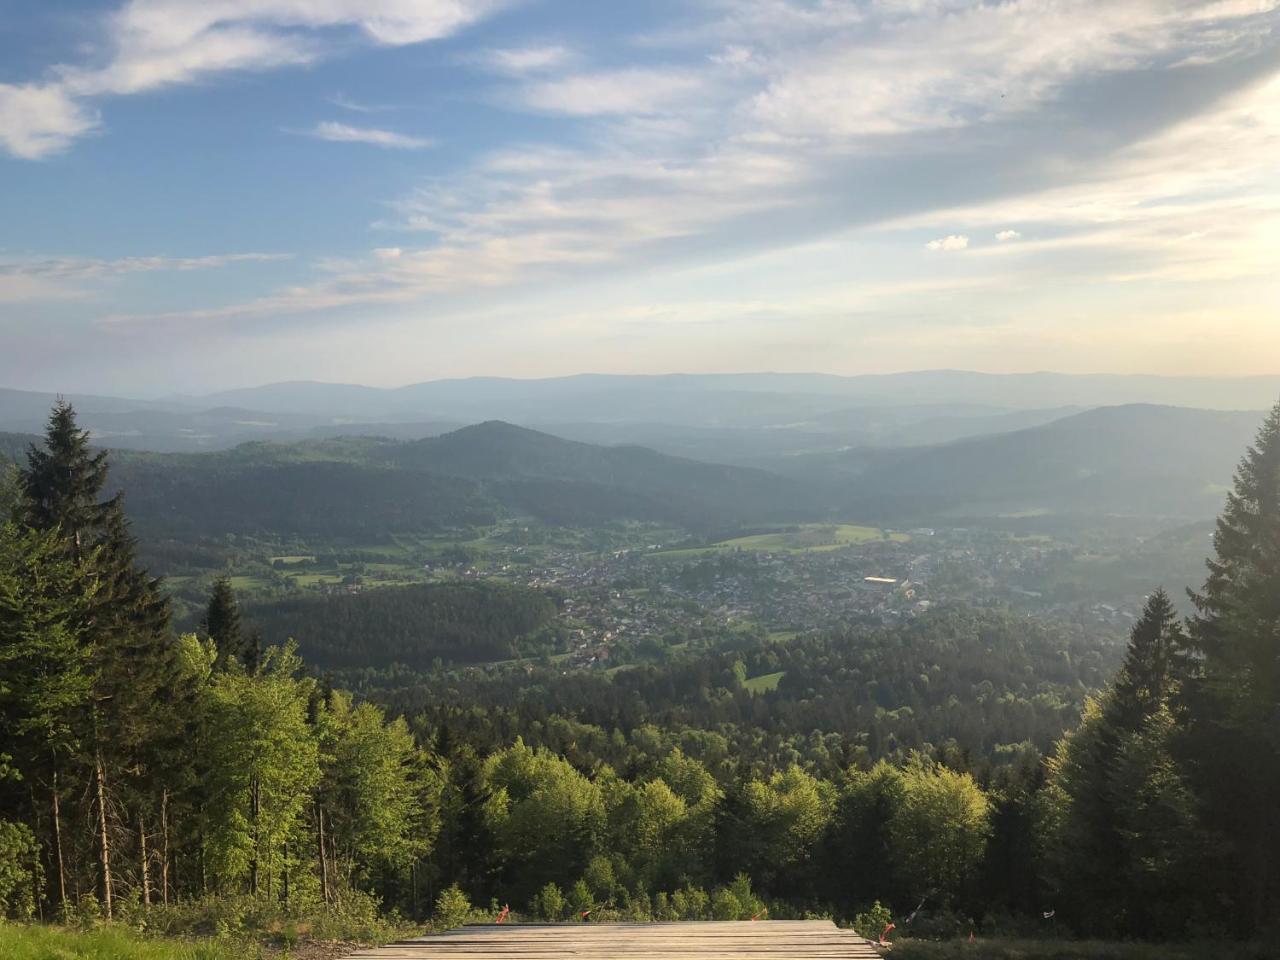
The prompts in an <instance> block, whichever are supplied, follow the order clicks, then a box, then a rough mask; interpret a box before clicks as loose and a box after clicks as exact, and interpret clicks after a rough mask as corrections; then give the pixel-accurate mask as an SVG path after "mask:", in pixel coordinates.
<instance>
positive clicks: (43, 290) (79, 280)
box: [0, 253, 292, 302]
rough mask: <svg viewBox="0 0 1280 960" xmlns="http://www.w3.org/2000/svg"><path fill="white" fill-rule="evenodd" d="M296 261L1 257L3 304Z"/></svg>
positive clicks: (235, 256) (278, 256)
mask: <svg viewBox="0 0 1280 960" xmlns="http://www.w3.org/2000/svg"><path fill="white" fill-rule="evenodd" d="M289 259H292V255H291V254H285V253H227V254H215V255H212V256H204V257H163V256H151V257H118V258H116V259H95V258H86V257H44V258H39V257H24V258H0V301H4V302H15V301H19V300H21V301H36V300H66V299H78V298H81V297H84V296H85V295H86V293H85V290H86V289H87V288H86V287H85V286H84V285H85V284H86V283H88V282H91V281H97V280H108V279H111V278H114V277H120V276H126V275H128V274H136V273H155V272H159V271H173V272H188V271H192V270H215V269H218V268H220V267H227V266H231V265H234V264H241V263H269V262H272V261H278V260H289Z"/></svg>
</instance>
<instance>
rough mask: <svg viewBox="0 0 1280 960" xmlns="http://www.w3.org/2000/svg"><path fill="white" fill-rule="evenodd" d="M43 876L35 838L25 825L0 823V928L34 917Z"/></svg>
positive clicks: (6, 821) (0, 821) (2, 821)
mask: <svg viewBox="0 0 1280 960" xmlns="http://www.w3.org/2000/svg"><path fill="white" fill-rule="evenodd" d="M43 873H44V872H43V870H42V869H41V866H40V848H39V846H38V845H37V844H36V838H35V835H34V834H33V833H32V832H31V831H30V830H29V829H28V828H27V826H26V825H25V824H22V823H11V822H10V821H8V820H0V924H2V923H3V920H4V918H5V917H10V918H14V919H18V920H25V919H27V918H29V917H31V916H32V914H34V913H35V910H36V891H37V890H39V889H40V885H41V882H42V880H43Z"/></svg>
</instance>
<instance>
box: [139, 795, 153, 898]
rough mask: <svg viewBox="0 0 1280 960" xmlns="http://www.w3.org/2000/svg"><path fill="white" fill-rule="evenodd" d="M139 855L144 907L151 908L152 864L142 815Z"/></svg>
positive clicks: (140, 817)
mask: <svg viewBox="0 0 1280 960" xmlns="http://www.w3.org/2000/svg"><path fill="white" fill-rule="evenodd" d="M138 854H139V865H140V866H141V868H142V905H143V906H144V907H150V906H151V864H150V862H149V858H148V854H147V827H146V824H145V823H144V822H143V820H142V814H138Z"/></svg>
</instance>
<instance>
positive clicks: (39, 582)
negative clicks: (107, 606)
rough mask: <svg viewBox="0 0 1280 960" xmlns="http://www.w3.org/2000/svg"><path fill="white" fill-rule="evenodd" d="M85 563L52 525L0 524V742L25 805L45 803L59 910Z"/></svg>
mask: <svg viewBox="0 0 1280 960" xmlns="http://www.w3.org/2000/svg"><path fill="white" fill-rule="evenodd" d="M84 566H85V565H84V564H74V563H72V562H71V561H70V560H68V559H66V558H65V556H63V553H62V551H61V544H60V543H59V541H58V539H57V538H56V537H55V536H54V535H53V534H51V533H42V532H39V531H33V530H22V529H20V528H18V527H17V525H15V524H6V525H4V526H2V527H0V743H3V744H5V749H6V751H12V752H13V754H14V756H12V757H11V758H10V759H11V760H12V761H13V762H14V765H15V768H16V771H17V773H18V774H19V775H20V776H21V778H22V779H23V780H24V781H26V783H27V784H28V786H29V788H30V795H31V803H32V806H33V807H35V806H36V804H37V803H39V805H40V806H45V805H46V804H47V808H46V811H45V812H46V813H47V814H48V821H47V822H48V824H49V828H48V829H49V834H50V836H49V837H48V838H47V839H48V845H49V855H48V861H49V863H50V865H51V868H52V869H51V873H52V876H51V878H50V879H51V880H52V882H53V883H54V885H55V886H54V891H53V893H54V897H55V898H56V902H57V903H58V905H59V907H60V908H61V909H62V910H63V911H64V912H65V910H66V908H67V905H68V903H67V889H68V884H67V857H66V855H65V850H64V846H65V845H64V840H63V826H64V821H65V817H64V815H63V813H62V805H63V790H64V782H65V771H66V770H68V769H69V768H70V767H72V765H73V763H74V759H75V754H76V751H77V749H78V748H79V745H80V738H81V736H82V734H83V725H82V724H81V723H80V719H81V718H82V716H83V715H84V712H85V708H86V705H87V704H88V702H89V699H90V696H91V693H92V689H93V683H94V676H93V672H92V664H91V662H90V660H89V658H88V656H87V651H86V650H85V648H84V647H83V646H82V645H81V644H80V642H79V637H78V632H77V631H78V626H79V612H80V611H79V609H78V601H79V600H80V599H81V598H83V597H86V596H92V594H93V591H94V589H95V584H94V583H93V582H92V581H91V580H90V579H89V578H88V577H87V576H86V575H85V570H84ZM0 759H3V758H2V757H0ZM0 772H2V771H0ZM0 779H3V777H2V776H0ZM37 791H38V792H39V793H40V794H42V799H41V800H40V801H37V800H36V795H37ZM29 816H30V818H31V820H32V822H33V823H36V824H39V823H41V822H42V821H43V820H44V817H43V816H41V815H40V812H39V811H38V810H37V809H32V810H30V811H29Z"/></svg>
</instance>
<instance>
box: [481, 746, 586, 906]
mask: <svg viewBox="0 0 1280 960" xmlns="http://www.w3.org/2000/svg"><path fill="white" fill-rule="evenodd" d="M482 779H483V782H484V786H485V789H486V791H487V792H488V794H489V799H488V800H487V801H486V802H485V804H484V818H485V821H486V824H487V826H488V829H489V830H491V831H492V833H493V836H494V842H495V847H496V849H497V850H498V852H499V854H500V856H501V857H502V860H503V862H504V864H505V865H506V869H507V871H508V874H507V875H508V882H509V884H510V889H511V892H512V897H513V899H516V900H520V901H528V899H529V898H530V897H531V896H532V895H533V893H534V892H535V891H537V890H539V889H540V888H541V887H542V886H543V885H545V884H546V883H548V882H556V883H560V884H567V883H571V882H572V881H573V880H574V879H575V878H576V877H578V876H581V875H582V873H583V870H584V869H585V867H586V865H587V863H588V861H589V859H590V857H591V855H592V853H593V852H594V851H595V849H596V844H597V842H598V840H599V839H600V837H601V836H602V834H603V830H604V827H605V810H604V798H603V796H602V794H601V791H600V787H599V786H598V785H597V784H595V783H593V782H592V781H591V780H589V779H588V778H587V777H584V776H583V775H582V774H581V773H579V772H578V771H577V770H575V769H574V768H573V767H572V766H571V765H570V764H568V763H567V762H565V761H564V760H563V759H561V758H560V757H557V756H555V755H553V754H551V753H550V752H549V751H546V750H531V749H530V748H528V747H526V746H525V745H524V743H523V742H522V741H520V740H517V741H516V743H515V745H514V746H512V747H510V748H508V749H506V750H503V751H500V752H498V753H496V754H494V755H493V756H491V757H490V758H489V759H488V760H487V761H485V764H484V770H483V774H482ZM589 882H590V881H589Z"/></svg>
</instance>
